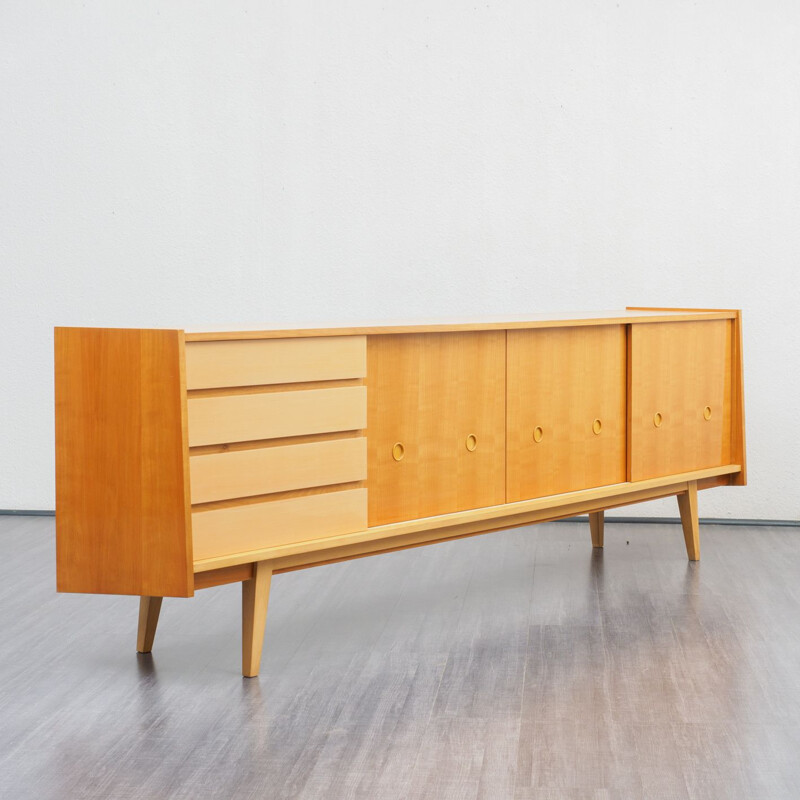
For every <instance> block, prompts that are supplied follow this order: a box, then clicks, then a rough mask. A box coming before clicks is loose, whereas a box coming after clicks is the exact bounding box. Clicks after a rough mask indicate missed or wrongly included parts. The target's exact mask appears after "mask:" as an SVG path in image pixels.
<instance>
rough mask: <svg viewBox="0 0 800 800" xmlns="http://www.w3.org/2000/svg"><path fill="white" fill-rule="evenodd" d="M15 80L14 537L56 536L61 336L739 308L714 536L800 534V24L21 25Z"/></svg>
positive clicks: (459, 15) (346, 9) (525, 2)
mask: <svg viewBox="0 0 800 800" xmlns="http://www.w3.org/2000/svg"><path fill="white" fill-rule="evenodd" d="M0 81H1V86H0V269H2V285H1V286H0V320H1V322H0V325H1V326H2V336H0V376H2V377H1V378H0V413H1V414H2V417H1V418H0V447H1V448H2V450H1V451H0V508H28V509H30V508H37V509H49V508H52V507H53V503H54V500H53V498H54V487H53V422H52V417H53V402H52V393H53V386H52V327H53V326H54V325H73V324H74V325H108V326H134V327H146V326H177V327H183V326H187V327H189V326H192V325H195V326H210V325H215V324H223V323H233V324H238V323H245V322H247V323H258V324H260V325H262V326H269V327H294V326H297V325H305V324H313V325H317V326H322V325H326V324H329V323H353V324H358V323H363V322H406V321H411V322H413V321H417V320H422V319H424V320H437V319H451V318H454V317H458V318H462V319H464V320H470V319H479V318H487V317H492V316H497V315H511V314H518V315H525V314H527V313H534V312H537V311H558V310H582V309H603V308H620V307H623V306H624V305H626V304H629V305H665V306H669V305H675V306H700V307H740V308H743V310H744V322H745V342H744V356H745V371H746V376H747V387H746V408H747V436H748V440H747V444H748V458H749V462H748V463H749V473H750V485H749V486H748V487H747V488H745V489H734V488H725V489H718V490H715V491H713V492H708V493H704V494H703V496H702V497H701V500H700V513H701V516H719V517H745V518H765V519H798V518H800V492H798V490H797V486H798V482H800V469H799V467H800V459H799V458H798V455H797V453H798V447H799V446H800V445H799V443H800V412H799V411H798V398H799V397H800V379H799V378H798V375H800V353H799V352H798V351H799V350H800V347H799V345H800V329H799V328H798V308H797V306H798V300H800V291H798V279H797V277H796V275H797V274H798V269H799V268H800V4H798V3H797V2H795V0H762V1H761V2H759V3H754V2H750V1H749V0H735V1H734V2H731V0H719V1H718V2H705V0H697V1H696V2H695V1H694V0H692V1H690V0H672V1H671V2H666V3H665V2H663V0H647V1H646V2H644V1H643V0H636V1H635V2H634V1H633V0H617V1H614V2H600V1H598V0H558V2H555V1H554V0H551V1H550V2H545V0H534V1H533V2H532V1H531V0H517V1H515V2H511V1H510V0H509V1H507V2H481V3H479V4H475V3H472V2H470V3H467V2H455V1H454V0H439V2H435V1H434V2H431V0H426V1H425V2H410V1H409V0H402V1H401V0H395V1H390V2H385V3H376V2H374V0H350V1H349V2H345V1H344V0H342V2H336V0H317V2H303V0H287V1H286V2H267V1H265V2H258V3H255V2H253V3H251V2H242V1H241V0H238V1H236V2H234V1H232V0H226V2H219V1H218V0H214V1H213V2H197V0H191V2H175V1H174V0H170V2H161V1H160V0H138V2H136V3H127V2H122V0H117V1H116V2H109V0H87V2H80V3H79V2H68V1H67V0H61V1H59V2H56V1H55V0H53V1H52V2H49V3H47V2H45V3H41V2H40V3H37V2H34V1H33V0H4V2H3V3H2V7H0ZM633 513H637V514H641V513H651V514H654V515H664V514H668V515H670V516H674V515H675V513H676V509H675V507H674V502H669V503H667V502H666V501H662V502H660V503H652V504H649V505H646V506H640V507H637V508H636V509H635V511H634V512H633Z"/></svg>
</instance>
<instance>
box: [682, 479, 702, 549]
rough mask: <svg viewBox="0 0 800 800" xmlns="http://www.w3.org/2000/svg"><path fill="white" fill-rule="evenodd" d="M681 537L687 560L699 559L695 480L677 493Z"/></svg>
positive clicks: (698, 526)
mask: <svg viewBox="0 0 800 800" xmlns="http://www.w3.org/2000/svg"><path fill="white" fill-rule="evenodd" d="M678 508H679V509H680V512H681V525H683V538H684V539H685V540H686V554H687V555H688V556H689V561H699V560H700V525H699V523H698V521H697V481H689V489H688V491H686V492H683V493H682V494H679V495H678Z"/></svg>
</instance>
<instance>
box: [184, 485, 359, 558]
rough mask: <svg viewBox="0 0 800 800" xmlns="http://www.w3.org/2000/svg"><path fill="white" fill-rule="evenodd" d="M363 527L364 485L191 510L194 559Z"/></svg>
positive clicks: (272, 545) (324, 535) (347, 531)
mask: <svg viewBox="0 0 800 800" xmlns="http://www.w3.org/2000/svg"><path fill="white" fill-rule="evenodd" d="M366 527H367V490H366V489H346V490H344V491H340V492H327V493H324V494H310V495H306V496H303V497H293V498H291V499H288V500H273V501H270V502H264V503H250V504H248V505H242V506H233V507H230V508H220V509H214V510H211V511H195V512H193V513H192V528H193V533H194V553H195V558H196V559H197V560H201V559H208V558H213V557H215V556H224V555H226V554H230V553H246V552H249V551H255V550H260V549H263V548H267V547H277V546H279V545H282V544H289V543H293V542H302V541H305V540H308V539H318V538H323V537H326V536H337V535H341V534H343V533H351V532H353V531H360V530H364V529H365V528H366ZM251 560H255V559H251Z"/></svg>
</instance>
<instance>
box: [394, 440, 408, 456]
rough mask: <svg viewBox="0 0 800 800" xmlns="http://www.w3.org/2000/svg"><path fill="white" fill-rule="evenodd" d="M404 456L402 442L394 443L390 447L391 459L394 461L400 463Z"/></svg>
mask: <svg viewBox="0 0 800 800" xmlns="http://www.w3.org/2000/svg"><path fill="white" fill-rule="evenodd" d="M405 454H406V449H405V447H403V443H402V442H395V443H394V444H393V445H392V458H393V459H394V460H395V461H402V460H403V456H404V455H405Z"/></svg>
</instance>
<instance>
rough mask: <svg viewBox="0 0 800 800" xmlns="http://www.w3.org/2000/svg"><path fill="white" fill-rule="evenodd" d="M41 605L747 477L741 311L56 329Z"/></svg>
mask: <svg viewBox="0 0 800 800" xmlns="http://www.w3.org/2000/svg"><path fill="white" fill-rule="evenodd" d="M55 371H56V376H55V377H56V381H55V384H56V494H57V501H56V503H57V505H56V528H57V569H58V589H59V590H60V591H76V592H102V593H115V594H135V595H139V596H140V597H141V598H142V599H141V607H140V616H139V631H138V640H137V647H138V649H139V650H140V651H143V652H145V651H149V650H150V648H151V647H152V644H153V638H154V636H155V631H156V626H157V623H158V617H159V612H160V610H161V601H162V598H163V597H165V596H177V597H188V596H191V595H192V594H193V593H194V591H195V590H199V589H202V588H206V587H209V586H216V585H220V584H224V583H233V582H241V583H242V612H243V625H242V635H243V640H242V671H243V674H245V675H246V676H248V677H249V676H253V675H256V674H257V673H258V665H259V661H260V655H261V647H262V639H263V632H264V622H265V619H266V609H267V602H268V595H269V585H270V577H271V576H272V575H273V574H275V573H279V572H285V571H287V570H293V569H303V568H306V567H310V566H315V565H319V564H325V563H331V562H334V561H339V560H343V559H349V558H359V557H362V556H366V555H371V554H374V553H380V552H390V551H392V550H398V549H403V548H407V547H417V546H420V545H424V544H431V543H434V542H439V541H446V540H451V539H457V538H461V537H464V536H474V535H476V534H480V533H486V532H490V531H493V530H499V529H502V528H511V527H515V526H520V525H528V524H532V523H535V522H542V521H545V520H552V519H558V518H562V517H569V516H574V515H576V514H585V513H588V514H589V521H590V530H591V541H592V544H593V546H594V547H598V548H599V547H602V546H603V527H604V522H603V514H604V511H605V510H606V509H609V508H615V507H618V506H621V505H628V504H630V503H635V502H642V501H645V500H649V499H654V498H658V497H665V496H670V495H675V496H677V498H678V504H679V510H680V515H681V521H682V523H683V530H684V537H685V543H686V549H687V555H688V557H689V558H690V560H697V559H699V554H700V545H699V534H698V511H697V493H698V490H700V489H705V488H711V487H713V486H719V485H726V484H736V485H742V484H744V483H745V481H746V463H745V434H744V394H743V376H742V332H741V314H740V313H739V312H738V311H735V310H716V309H708V310H696V309H644V308H642V309H628V310H626V311H623V312H611V313H591V314H586V315H580V316H577V315H546V316H542V317H539V318H536V319H532V320H527V321H521V320H509V321H506V322H482V323H476V324H471V325H470V324H462V323H457V324H452V325H442V324H438V325H420V326H400V327H383V328H338V329H330V330H319V329H305V330H297V331H260V330H244V329H243V330H239V331H233V330H230V331H215V332H197V331H196V332H184V331H180V330H114V329H91V328H57V329H56V332H55Z"/></svg>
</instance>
